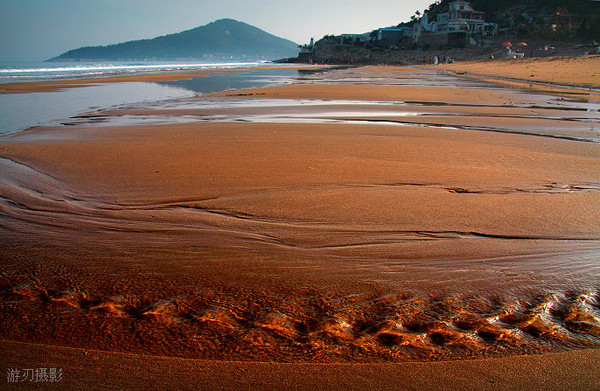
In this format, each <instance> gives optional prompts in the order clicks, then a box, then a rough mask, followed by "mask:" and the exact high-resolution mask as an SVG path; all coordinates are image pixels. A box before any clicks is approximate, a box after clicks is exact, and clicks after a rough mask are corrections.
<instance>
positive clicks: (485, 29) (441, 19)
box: [420, 0, 497, 35]
mask: <svg viewBox="0 0 600 391" xmlns="http://www.w3.org/2000/svg"><path fill="white" fill-rule="evenodd" d="M496 29H497V25H496V24H494V23H486V22H485V12H482V11H476V10H475V9H473V7H472V6H471V4H470V3H469V2H468V1H463V0H456V1H453V2H452V3H450V4H449V9H448V12H443V13H440V14H438V16H437V20H436V21H435V22H434V21H430V20H429V16H428V15H427V14H425V15H424V16H423V17H422V18H421V23H420V30H421V31H423V32H429V33H433V34H449V33H460V32H464V33H471V34H481V35H485V34H486V33H489V32H493V31H495V30H496Z"/></svg>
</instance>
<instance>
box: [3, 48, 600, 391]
mask: <svg viewBox="0 0 600 391" xmlns="http://www.w3.org/2000/svg"><path fill="white" fill-rule="evenodd" d="M599 63H600V57H598V56H590V57H582V58H568V59H564V60H562V61H561V60H556V59H553V60H552V61H550V60H547V59H543V60H540V61H539V62H537V63H536V62H532V61H527V62H522V63H516V62H510V66H506V63H505V66H498V67H497V68H494V70H493V72H492V70H491V69H492V68H491V67H490V65H489V64H488V63H487V62H482V63H471V64H461V63H457V64H450V65H448V66H443V67H436V68H434V67H383V66H382V67H361V68H349V69H345V70H339V69H338V70H330V71H329V72H315V73H308V74H301V75H300V76H299V77H298V79H297V80H296V81H295V82H294V83H286V84H280V85H276V86H270V87H260V88H251V89H241V90H240V89H238V90H233V91H225V92H218V93H206V94H201V95H198V96H194V97H192V98H185V99H181V100H179V101H176V100H170V101H168V102H167V103H163V104H161V103H156V104H153V105H137V106H135V105H134V106H132V105H128V106H124V107H118V108H107V109H105V110H94V111H93V112H89V113H87V114H84V115H79V116H77V118H75V119H70V120H69V121H68V122H69V123H68V125H62V126H51V127H43V126H42V127H36V128H31V129H28V130H25V131H20V132H15V133H13V134H8V135H4V136H2V138H1V139H0V173H1V174H0V180H1V181H0V196H1V198H0V228H1V229H2V236H3V237H4V239H3V240H2V241H0V257H1V259H2V266H1V270H0V272H1V273H0V291H1V292H2V294H1V295H0V323H1V324H2V328H1V329H0V330H1V333H0V338H1V339H2V342H0V344H2V349H1V350H2V356H1V357H2V359H1V361H2V363H3V368H5V370H6V369H7V368H21V369H23V368H61V369H62V371H63V372H62V374H63V375H62V376H63V379H62V382H63V383H61V386H62V387H63V389H79V388H81V386H82V384H85V387H86V388H88V389H102V387H104V386H106V384H109V385H110V386H109V387H115V388H126V389H139V388H145V389H148V388H150V389H161V388H162V389H164V388H174V387H175V388H180V389H192V388H197V387H198V388H200V389H364V388H366V387H371V388H373V387H377V388H378V389H397V387H398V386H399V385H401V387H402V388H406V389H422V388H426V389H449V388H450V389H482V390H483V389H507V390H508V389H516V388H519V389H539V388H540V387H541V388H544V389H556V390H568V389H580V390H594V389H598V385H597V381H596V379H595V375H594V372H595V368H596V367H597V365H598V363H600V350H599V348H600V279H599V277H600V263H599V261H600V226H599V225H598V221H600V177H599V173H600V135H599V133H598V130H599V129H598V125H599V121H600V117H599V114H598V100H599V94H600V93H599V91H600V90H599V89H600V82H599V81H598V79H597V77H596V74H595V72H596V69H598V65H599ZM574 64H575V65H574ZM531 67H534V68H535V70H536V74H538V75H541V76H540V79H539V80H536V81H538V82H540V83H541V82H543V83H544V84H543V85H541V84H539V85H538V84H536V85H535V86H533V87H530V86H529V84H530V83H529V79H528V78H526V77H524V76H523V75H525V74H527V73H529V72H531ZM561 67H562V68H561ZM573 67H574V69H578V71H577V72H566V70H568V69H572V68H573ZM502 69H505V71H504V72H502ZM488 70H490V71H489V72H488ZM586 70H587V72H588V73H589V74H590V77H589V78H588V77H586ZM235 72H240V70H236V71H235ZM241 72H243V71H241ZM486 72H487V73H486ZM556 75H560V77H558V76H556ZM582 75H583V76H582ZM592 75H594V76H592ZM198 76H203V75H200V74H189V73H179V74H164V75H140V76H135V77H134V78H133V77H132V78H127V77H125V78H119V79H115V80H111V79H108V78H107V79H101V80H102V83H112V82H122V83H127V82H132V81H135V82H152V81H155V82H156V81H169V80H171V81H172V80H186V79H193V78H195V77H198ZM499 76H501V77H504V78H510V80H508V79H502V80H499V79H497V77H499ZM569 77H571V78H570V79H569ZM523 79H524V80H523ZM548 83H554V84H548ZM90 84H97V82H96V81H94V80H92V81H90V80H78V81H73V82H67V81H55V82H42V83H37V84H35V83H20V84H19V85H13V86H10V85H3V86H2V90H3V91H5V92H10V93H31V92H43V91H56V90H57V89H61V88H64V87H65V86H69V87H76V86H89V85H90ZM92 363H93V364H92ZM96 365H98V368H99V369H93V367H94V366H96ZM107 373H112V374H114V375H113V376H112V377H111V380H110V381H109V383H106V381H107V380H105V379H103V378H104V377H105V376H106V375H107ZM332 377H336V378H342V379H341V380H338V381H336V382H332V380H331V378H332ZM26 383H27V385H28V386H31V387H34V388H35V387H43V386H47V385H48V384H37V383H36V382H26ZM103 384H104V385H103ZM542 385H543V386H542ZM9 386H11V385H10V384H9Z"/></svg>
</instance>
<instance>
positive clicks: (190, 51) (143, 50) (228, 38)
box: [47, 19, 298, 61]
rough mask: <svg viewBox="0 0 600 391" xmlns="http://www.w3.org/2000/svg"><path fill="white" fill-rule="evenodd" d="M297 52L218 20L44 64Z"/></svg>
mask: <svg viewBox="0 0 600 391" xmlns="http://www.w3.org/2000/svg"><path fill="white" fill-rule="evenodd" d="M297 52H298V46H297V44H295V43H294V42H292V41H289V40H286V39H283V38H279V37H276V36H274V35H272V34H269V33H267V32H265V31H263V30H261V29H259V28H256V27H254V26H251V25H249V24H246V23H243V22H238V21H237V20H233V19H220V20H217V21H215V22H212V23H209V24H207V25H205V26H201V27H197V28H195V29H192V30H187V31H183V32H181V33H177V34H170V35H165V36H161V37H157V38H154V39H144V40H137V41H129V42H124V43H120V44H116V45H109V46H87V47H82V48H79V49H74V50H70V51H68V52H66V53H63V54H61V55H60V56H58V57H54V58H52V59H49V60H47V61H106V60H110V61H131V60H139V61H142V60H187V59H203V60H208V61H221V60H225V59H226V60H232V59H233V60H274V59H279V58H284V57H291V56H293V55H295V54H297Z"/></svg>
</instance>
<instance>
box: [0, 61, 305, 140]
mask: <svg viewBox="0 0 600 391" xmlns="http://www.w3.org/2000/svg"><path fill="white" fill-rule="evenodd" d="M273 65H274V64H271V63H264V62H253V63H240V62H238V63H233V62H232V63H210V64H209V63H198V62H121V63H120V62H110V63H46V62H44V63H10V64H0V84H3V83H11V82H24V81H46V80H63V79H65V80H66V79H77V78H86V79H88V78H102V77H108V76H121V75H139V74H147V73H164V72H177V71H180V72H186V71H202V70H217V71H218V70H236V69H239V70H242V69H243V70H244V71H243V72H240V73H226V74H215V75H209V76H205V77H198V78H192V79H187V80H178V81H169V82H128V83H106V84H98V85H92V86H86V87H78V88H67V89H64V90H59V91H53V92H39V93H23V94H0V134H8V133H14V132H17V131H22V130H26V129H28V128H31V127H33V126H52V125H58V124H60V123H61V122H64V121H66V120H68V119H69V118H70V117H73V116H76V115H79V114H83V113H87V112H90V111H93V110H96V109H106V108H111V107H118V106H121V105H126V104H134V103H144V102H148V103H150V102H156V101H162V100H170V99H181V98H189V97H192V96H195V95H197V94H198V93H210V92H218V91H225V90H231V89H238V88H251V87H259V86H264V85H270V84H278V83H284V82H286V81H289V80H291V79H292V78H293V77H295V76H296V75H297V71H296V70H294V69H285V68H284V69H281V67H280V66H279V65H278V66H277V69H274V67H273ZM270 67H273V69H269V68H270ZM253 68H256V69H253Z"/></svg>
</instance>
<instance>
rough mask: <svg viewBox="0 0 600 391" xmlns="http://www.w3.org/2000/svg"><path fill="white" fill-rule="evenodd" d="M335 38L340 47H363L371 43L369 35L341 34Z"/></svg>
mask: <svg viewBox="0 0 600 391" xmlns="http://www.w3.org/2000/svg"><path fill="white" fill-rule="evenodd" d="M336 38H338V39H339V42H338V43H339V44H340V45H364V44H366V43H369V42H370V41H371V33H364V34H342V35H338V36H337V37H336Z"/></svg>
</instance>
